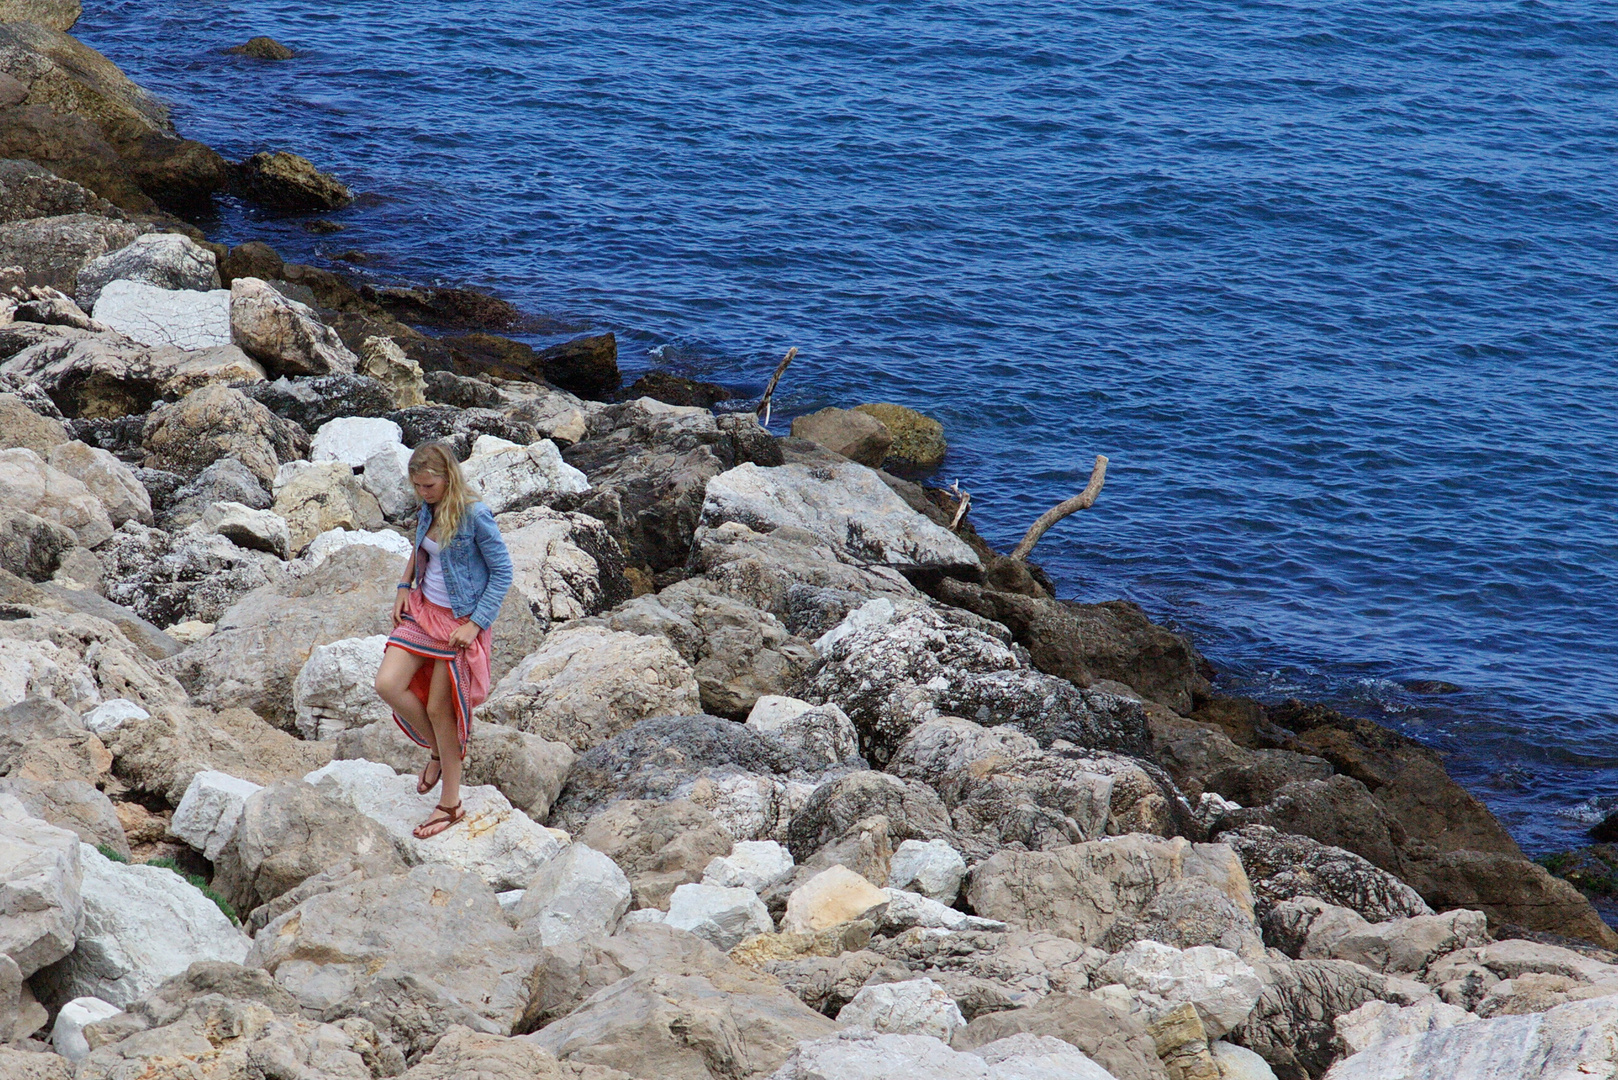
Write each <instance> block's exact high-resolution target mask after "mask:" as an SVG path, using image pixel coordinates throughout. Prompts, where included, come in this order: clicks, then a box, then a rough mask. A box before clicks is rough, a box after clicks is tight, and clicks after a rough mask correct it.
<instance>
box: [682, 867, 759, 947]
mask: <svg viewBox="0 0 1618 1080" xmlns="http://www.w3.org/2000/svg"><path fill="white" fill-rule="evenodd" d="M663 925H664V926H671V927H673V928H674V929H676V930H685V931H688V932H690V933H693V934H695V935H696V936H697V937H699V938H701V939H702V940H704V941H706V942H708V943H709V944H710V945H713V946H714V947H715V948H718V949H726V950H728V949H733V948H735V947H736V946H737V945H740V944H741V943H742V942H743V941H746V940H747V939H748V938H750V937H752V936H754V935H755V934H769V933H774V931H775V922H774V920H772V919H771V918H770V913H769V910H768V909H767V908H765V906H764V902H763V901H762V900H760V899H759V898H758V894H757V893H755V892H753V890H752V889H748V888H744V887H741V886H724V885H703V884H700V883H695V882H688V883H686V884H684V885H681V886H679V887H678V888H676V889H675V890H674V892H673V893H672V894H671V895H670V896H669V906H668V915H667V917H666V918H664V919H663Z"/></svg>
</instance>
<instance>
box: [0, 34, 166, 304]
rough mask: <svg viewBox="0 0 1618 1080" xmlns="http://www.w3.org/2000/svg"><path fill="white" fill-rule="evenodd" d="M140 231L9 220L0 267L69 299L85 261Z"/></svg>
mask: <svg viewBox="0 0 1618 1080" xmlns="http://www.w3.org/2000/svg"><path fill="white" fill-rule="evenodd" d="M3 33H4V28H3V27H0V34H3ZM3 47H4V42H3V41H0V48H3ZM141 231H142V230H141V227H140V226H138V225H131V224H130V223H129V222H127V221H118V220H114V219H112V218H108V217H101V216H99V215H97V214H58V215H56V216H54V217H45V218H34V219H31V220H28V221H12V222H8V223H6V224H3V225H0V265H5V266H20V267H22V270H23V279H22V284H24V285H47V286H49V287H51V288H53V289H58V290H60V291H62V292H64V293H67V294H68V295H70V296H71V295H72V294H73V290H74V288H75V286H76V285H77V284H78V278H79V271H80V270H82V269H83V268H84V266H85V265H86V264H87V263H89V262H90V261H91V260H93V259H96V258H98V257H100V256H102V255H105V254H106V253H107V252H109V251H116V250H117V249H119V248H121V247H123V246H124V245H126V244H128V243H129V242H130V241H132V240H134V239H135V237H137V236H139V235H140V233H141Z"/></svg>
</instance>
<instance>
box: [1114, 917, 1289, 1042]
mask: <svg viewBox="0 0 1618 1080" xmlns="http://www.w3.org/2000/svg"><path fill="white" fill-rule="evenodd" d="M1096 979H1097V980H1098V982H1100V983H1117V984H1120V985H1122V986H1127V987H1129V988H1130V989H1131V990H1140V991H1145V992H1147V993H1150V994H1154V995H1156V996H1157V997H1159V998H1162V999H1163V1000H1164V1001H1166V1002H1168V1003H1170V1004H1171V1005H1178V1004H1181V1003H1188V1004H1190V1005H1192V1006H1194V1007H1195V1008H1196V1010H1197V1016H1198V1017H1200V1018H1201V1020H1202V1026H1203V1027H1204V1028H1205V1029H1207V1032H1208V1036H1209V1037H1210V1038H1215V1039H1217V1038H1218V1037H1219V1036H1221V1035H1223V1034H1225V1033H1226V1032H1228V1031H1230V1030H1231V1029H1232V1028H1234V1027H1236V1026H1237V1025H1238V1024H1240V1023H1241V1022H1242V1021H1243V1020H1245V1019H1247V1015H1248V1014H1249V1013H1251V1012H1252V1011H1253V1006H1254V1005H1255V1004H1257V1002H1258V999H1259V995H1260V994H1261V993H1263V991H1264V983H1263V982H1262V981H1261V980H1260V979H1259V977H1258V973H1257V972H1256V971H1254V970H1253V968H1252V967H1251V966H1250V965H1249V964H1248V963H1247V961H1245V960H1243V959H1242V958H1241V957H1240V956H1237V955H1236V954H1235V953H1233V952H1231V951H1230V950H1228V949H1221V948H1219V947H1217V946H1214V945H1196V946H1193V947H1192V948H1189V949H1183V950H1182V949H1176V948H1174V947H1173V946H1172V945H1164V944H1162V943H1160V942H1156V941H1137V942H1135V943H1134V944H1133V945H1131V946H1129V948H1127V949H1125V950H1123V951H1122V952H1120V953H1118V954H1117V955H1115V956H1114V957H1113V958H1112V959H1111V960H1109V961H1108V962H1107V963H1106V964H1104V965H1102V967H1101V970H1100V971H1098V972H1097V973H1096Z"/></svg>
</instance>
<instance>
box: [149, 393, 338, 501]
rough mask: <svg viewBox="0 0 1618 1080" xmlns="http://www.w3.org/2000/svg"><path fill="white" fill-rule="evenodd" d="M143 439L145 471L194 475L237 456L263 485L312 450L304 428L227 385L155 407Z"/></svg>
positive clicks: (191, 394)
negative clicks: (288, 464) (286, 465)
mask: <svg viewBox="0 0 1618 1080" xmlns="http://www.w3.org/2000/svg"><path fill="white" fill-rule="evenodd" d="M141 440H142V443H143V445H144V446H145V448H146V451H147V453H146V460H145V462H144V464H145V465H146V467H147V468H162V469H169V470H171V471H173V472H177V473H179V474H181V475H182V476H187V477H196V476H197V475H198V474H199V473H201V472H202V471H203V470H204V469H206V468H207V467H208V466H209V465H212V464H213V463H214V462H216V461H218V460H219V459H220V458H224V457H233V458H236V459H237V460H239V461H240V462H241V463H242V464H243V465H245V466H247V468H248V470H249V471H250V472H252V473H253V475H254V476H256V477H258V478H259V479H260V480H261V481H263V482H265V483H268V482H269V481H270V480H271V479H273V478H274V477H275V474H276V471H277V470H278V469H279V468H280V467H281V463H282V462H283V461H291V460H294V459H296V458H302V457H305V456H307V454H308V452H309V443H308V439H307V437H306V436H305V435H304V433H303V431H302V429H301V428H299V427H298V426H297V425H295V424H292V423H290V422H288V421H285V420H282V419H280V418H279V417H277V416H275V415H274V414H272V413H271V412H270V411H269V410H268V409H266V408H264V406H262V405H260V404H258V403H257V402H254V401H250V400H248V399H247V398H246V397H245V396H243V395H242V393H241V392H240V391H238V390H233V389H231V388H230V387H228V386H205V387H203V388H202V389H200V390H194V391H192V392H191V393H189V394H187V395H186V396H185V397H184V398H183V399H182V400H180V401H179V402H177V403H175V404H173V405H164V406H161V407H159V408H157V409H154V410H153V411H152V413H151V415H150V416H148V417H147V419H146V426H145V429H144V431H143V432H142V436H141Z"/></svg>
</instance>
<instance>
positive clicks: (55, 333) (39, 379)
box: [0, 323, 165, 450]
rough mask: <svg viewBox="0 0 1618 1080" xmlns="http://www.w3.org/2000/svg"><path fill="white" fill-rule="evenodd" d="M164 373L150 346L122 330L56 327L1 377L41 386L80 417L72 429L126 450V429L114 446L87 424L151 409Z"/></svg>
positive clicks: (2, 370) (1, 369) (13, 360)
mask: <svg viewBox="0 0 1618 1080" xmlns="http://www.w3.org/2000/svg"><path fill="white" fill-rule="evenodd" d="M15 325H17V326H24V325H28V324H22V323H19V324H15ZM164 375H165V373H164V372H161V371H159V370H158V368H157V367H156V365H154V364H153V363H152V358H151V352H150V350H148V349H147V348H146V347H145V346H143V345H141V344H139V343H138V342H136V341H134V340H132V339H130V338H127V337H124V336H123V335H122V334H116V333H111V332H107V333H98V334H92V333H88V332H86V331H83V330H74V329H71V328H68V327H51V328H50V330H49V332H47V333H44V334H42V335H40V336H39V339H38V340H36V341H32V342H30V343H28V346H27V347H26V348H23V349H21V350H19V351H18V352H16V354H15V355H13V356H12V357H11V358H10V359H9V360H7V361H5V363H3V364H0V376H3V377H4V378H5V379H6V380H7V381H8V382H9V383H10V384H11V386H13V387H33V388H36V389H38V390H39V391H41V392H42V393H44V394H45V395H47V396H48V398H49V400H50V401H51V402H52V403H54V404H55V405H56V406H57V407H58V408H59V409H60V410H61V411H62V412H63V413H65V414H66V415H68V416H72V417H77V418H79V419H80V420H81V423H79V424H75V425H73V427H74V431H73V432H71V434H74V435H75V436H76V437H78V438H82V439H85V440H87V441H96V443H97V445H100V446H102V447H103V448H104V449H112V450H120V449H122V446H121V443H122V434H123V433H122V432H121V431H120V432H114V433H113V434H114V442H115V444H114V445H109V444H108V443H107V442H105V441H100V440H92V439H91V438H90V436H89V435H88V434H87V432H86V429H85V425H86V424H88V423H92V422H97V421H99V422H101V423H103V424H105V423H108V422H110V421H113V420H119V419H122V418H124V417H126V416H131V415H136V414H140V413H144V412H146V411H147V410H148V409H149V408H151V406H152V403H153V402H154V401H155V400H156V399H157V396H158V394H159V393H160V387H161V385H162V381H163V378H164ZM130 423H133V421H130ZM135 426H136V427H137V428H138V424H137V425H135Z"/></svg>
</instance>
